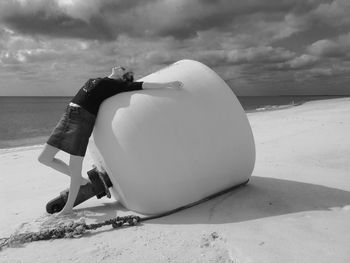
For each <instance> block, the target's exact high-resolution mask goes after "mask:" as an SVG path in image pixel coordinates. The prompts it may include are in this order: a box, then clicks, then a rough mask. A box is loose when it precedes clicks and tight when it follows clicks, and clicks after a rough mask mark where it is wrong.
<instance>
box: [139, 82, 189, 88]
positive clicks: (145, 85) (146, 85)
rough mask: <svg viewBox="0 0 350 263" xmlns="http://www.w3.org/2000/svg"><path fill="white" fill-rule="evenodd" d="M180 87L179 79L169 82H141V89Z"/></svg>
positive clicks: (181, 85) (181, 84)
mask: <svg viewBox="0 0 350 263" xmlns="http://www.w3.org/2000/svg"><path fill="white" fill-rule="evenodd" d="M168 87H170V88H182V87H183V83H182V82H181V81H171V82H143V83H142V88H143V89H162V88H168Z"/></svg>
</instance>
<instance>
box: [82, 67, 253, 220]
mask: <svg viewBox="0 0 350 263" xmlns="http://www.w3.org/2000/svg"><path fill="white" fill-rule="evenodd" d="M174 80H179V81H181V82H183V83H184V87H183V88H181V89H173V88H166V89H149V90H142V91H135V92H126V93H121V94H118V95H115V96H113V97H110V98H109V99H107V100H105V101H104V102H103V104H102V105H101V107H100V109H99V113H98V116H97V119H96V124H95V128H94V131H93V136H92V138H91V140H90V144H89V151H90V153H91V155H92V157H93V160H94V162H95V165H96V166H97V167H98V168H99V169H103V170H105V171H106V172H107V173H108V175H109V177H110V179H111V181H112V183H113V189H112V193H114V195H115V196H116V198H118V199H119V201H120V202H121V203H122V204H123V205H124V206H125V207H126V208H128V209H130V210H132V211H135V212H139V213H142V214H156V213H161V212H165V211H169V210H171V209H175V208H177V207H180V206H183V205H186V204H189V203H192V202H195V201H198V200H200V199H202V198H205V197H207V196H209V195H212V194H214V193H216V192H219V191H221V190H224V189H226V188H229V187H231V186H234V185H238V184H240V183H243V182H245V181H247V180H248V179H249V177H250V176H251V173H252V171H253V168H254V163H255V146H254V139H253V134H252V131H251V128H250V125H249V122H248V119H247V117H246V114H245V112H244V110H243V108H242V106H241V105H240V103H239V101H238V100H237V98H236V96H235V95H234V94H233V92H232V90H231V89H230V88H229V87H228V85H227V84H226V83H225V82H224V81H223V80H222V79H221V78H220V77H219V76H218V75H217V74H216V73H215V72H214V71H213V70H211V69H210V68H208V67H207V66H205V65H203V64H202V63H199V62H197V61H193V60H181V61H178V62H176V63H174V64H172V65H170V66H168V67H166V68H164V69H161V70H160V71H158V72H155V73H153V74H150V75H148V76H146V77H144V78H142V79H140V80H139V81H148V82H167V81H174Z"/></svg>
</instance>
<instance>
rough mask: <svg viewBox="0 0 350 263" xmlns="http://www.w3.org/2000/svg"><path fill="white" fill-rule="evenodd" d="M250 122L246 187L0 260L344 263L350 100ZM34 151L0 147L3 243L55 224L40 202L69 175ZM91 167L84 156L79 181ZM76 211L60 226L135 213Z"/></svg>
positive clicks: (349, 207) (253, 116)
mask: <svg viewBox="0 0 350 263" xmlns="http://www.w3.org/2000/svg"><path fill="white" fill-rule="evenodd" d="M248 119H249V121H250V124H251V126H252V130H253V134H254V139H255V144H256V153H257V159H256V164H255V169H254V171H253V175H252V177H251V180H250V182H249V183H248V185H247V186H245V187H242V188H239V189H237V190H235V191H232V192H230V193H228V194H225V195H223V196H221V197H218V198H215V199H213V200H211V201H209V202H206V203H203V204H201V205H198V206H196V207H193V208H190V209H188V210H185V211H182V212H179V213H176V214H173V215H171V216H167V217H164V218H161V219H156V220H152V221H148V222H145V223H144V224H141V225H139V226H135V227H126V228H121V229H117V230H113V229H112V228H111V227H104V228H101V229H99V230H96V231H92V232H90V233H87V234H86V235H84V236H83V237H81V238H75V239H60V240H50V241H39V242H33V243H28V244H24V245H23V246H21V247H15V248H5V249H3V250H2V251H0V262H235V263H237V262H247V263H248V262H269V263H270V262H317V263H321V262H332V263H335V262H342V263H345V262H350V250H349V244H350V234H349V233H350V139H349V134H350V98H341V99H332V100H322V101H312V102H307V103H305V104H303V105H299V106H295V107H290V108H288V109H280V110H274V111H261V112H254V113H249V114H248ZM41 148H42V146H41V145H38V146H30V147H24V148H14V149H8V150H0V167H1V176H0V207H1V210H2V213H1V215H0V237H7V236H9V235H11V234H13V233H14V232H16V231H17V232H19V233H22V232H25V231H35V230H38V229H42V228H45V227H50V226H55V225H57V224H58V223H59V219H57V218H55V217H53V216H50V215H48V214H46V212H45V205H46V203H47V201H48V200H50V199H52V198H54V197H56V196H57V195H58V194H59V192H60V191H62V190H64V189H66V188H67V186H68V183H69V178H68V177H67V176H64V175H62V174H59V173H58V172H56V171H54V170H52V169H51V168H48V167H45V166H43V165H41V164H40V163H39V162H37V156H38V154H39V152H40V151H41ZM59 155H60V156H61V157H62V158H63V159H65V158H66V157H67V156H66V155H65V154H63V153H59ZM91 165H92V161H91V157H90V156H89V154H88V155H87V158H86V159H85V161H84V170H83V174H86V171H87V170H89V169H91ZM75 211H76V212H75V214H74V215H73V216H72V217H71V218H66V219H61V221H62V220H63V221H64V220H66V221H67V222H69V220H79V219H81V218H83V219H85V220H86V222H101V221H104V220H106V219H109V218H113V217H116V216H120V215H127V214H133V213H132V212H131V211H126V210H125V209H123V207H121V206H120V204H119V203H118V202H116V201H115V200H112V199H107V198H102V199H100V200H98V199H96V198H93V199H90V200H88V201H87V202H85V203H83V204H81V205H79V206H78V207H76V209H75Z"/></svg>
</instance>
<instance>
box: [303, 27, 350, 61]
mask: <svg viewBox="0 0 350 263" xmlns="http://www.w3.org/2000/svg"><path fill="white" fill-rule="evenodd" d="M307 50H308V52H309V53H311V54H313V55H316V56H319V57H328V58H338V59H341V60H343V59H350V33H349V34H345V35H341V36H339V37H337V38H335V39H322V40H318V41H316V42H314V43H313V44H311V45H310V46H309V47H308V48H307Z"/></svg>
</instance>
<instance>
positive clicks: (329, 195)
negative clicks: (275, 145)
mask: <svg viewBox="0 0 350 263" xmlns="http://www.w3.org/2000/svg"><path fill="white" fill-rule="evenodd" d="M347 205H350V192H348V191H344V190H340V189H336V188H330V187H326V186H321V185H315V184H309V183H303V182H296V181H289V180H281V179H275V178H267V177H257V176H253V177H252V178H251V180H250V182H249V183H248V184H247V185H246V186H243V187H240V188H237V189H235V190H233V191H232V192H230V193H228V194H225V195H222V196H220V197H217V198H215V199H213V200H210V201H208V202H205V203H202V204H200V205H197V206H194V207H192V208H189V209H186V210H183V211H180V212H178V213H175V214H172V215H170V216H166V217H163V218H160V219H155V220H151V221H147V224H223V223H234V222H243V221H248V220H254V219H260V218H265V217H271V216H279V215H285V214H291V213H298V212H304V211H321V210H329V209H330V208H333V207H343V206H347ZM88 209H89V210H90V211H93V212H96V213H98V214H99V215H98V216H93V218H94V219H97V220H99V221H100V220H106V219H108V218H112V217H113V216H115V214H116V210H117V212H119V211H122V212H123V214H133V213H132V211H129V212H127V210H126V209H125V208H123V207H122V206H121V205H120V204H119V203H118V202H115V203H109V204H105V206H99V207H97V206H96V207H90V208H88ZM118 214H119V213H118Z"/></svg>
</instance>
